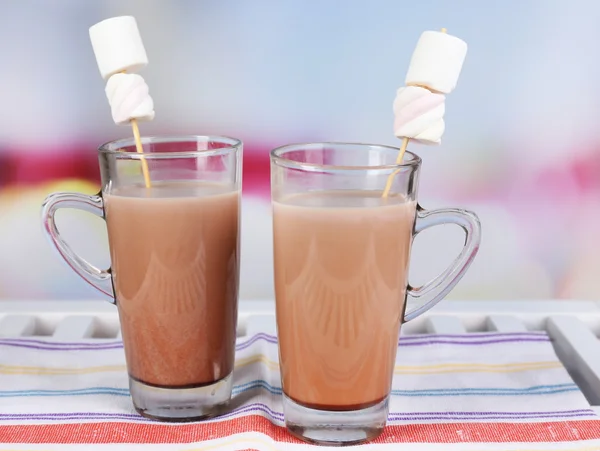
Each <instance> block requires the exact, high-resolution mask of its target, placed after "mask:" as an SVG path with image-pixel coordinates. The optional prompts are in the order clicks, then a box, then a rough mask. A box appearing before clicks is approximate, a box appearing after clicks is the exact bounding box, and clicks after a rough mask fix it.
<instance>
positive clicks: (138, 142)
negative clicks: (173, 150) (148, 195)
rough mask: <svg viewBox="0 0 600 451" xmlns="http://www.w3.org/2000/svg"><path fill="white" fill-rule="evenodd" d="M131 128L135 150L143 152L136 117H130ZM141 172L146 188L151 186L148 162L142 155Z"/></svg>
mask: <svg viewBox="0 0 600 451" xmlns="http://www.w3.org/2000/svg"><path fill="white" fill-rule="evenodd" d="M131 128H132V129H133V138H134V139H135V150H136V151H137V153H141V154H143V153H144V148H143V147H142V138H141V137H140V128H139V127H138V123H137V120H136V119H131ZM142 172H143V173H144V183H145V184H146V188H151V187H152V185H151V183H150V170H149V169H148V162H147V161H146V159H145V158H144V157H142Z"/></svg>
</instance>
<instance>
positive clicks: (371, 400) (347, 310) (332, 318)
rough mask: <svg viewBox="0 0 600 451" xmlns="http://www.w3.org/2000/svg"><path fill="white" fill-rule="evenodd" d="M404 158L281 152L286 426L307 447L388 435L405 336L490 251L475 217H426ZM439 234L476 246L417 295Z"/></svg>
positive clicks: (278, 232) (344, 150) (278, 258)
mask: <svg viewBox="0 0 600 451" xmlns="http://www.w3.org/2000/svg"><path fill="white" fill-rule="evenodd" d="M398 151H399V149H397V148H395V147H388V146H377V145H368V144H348V143H314V144H299V145H289V146H284V147H280V148H278V149H275V150H273V151H272V152H271V195H272V203H273V234H274V235H273V236H274V241H273V245H274V271H275V300H276V303H275V305H276V314H277V334H278V338H279V359H280V372H281V379H282V389H283V407H284V416H285V423H286V426H287V428H288V430H289V431H290V432H291V433H292V434H294V435H295V436H297V437H298V438H300V439H303V440H305V441H308V442H312V443H318V444H329V445H341V444H344V445H348V444H356V443H362V442H364V441H367V440H371V439H373V438H375V437H377V436H378V435H379V434H380V433H381V431H382V430H383V428H384V426H385V424H386V419H387V414H388V399H389V396H390V390H391V383H392V377H393V374H394V366H395V363H396V350H397V346H398V338H399V334H400V325H401V324H402V323H403V322H405V321H410V320H412V319H414V318H416V317H417V316H419V315H421V314H422V313H424V312H425V311H427V310H429V309H430V308H431V307H433V306H434V305H435V304H437V303H438V302H439V301H440V300H441V299H442V298H443V297H444V296H445V295H446V294H447V293H448V292H449V291H450V290H451V289H452V288H453V287H454V286H455V285H456V283H457V282H458V281H459V280H460V279H461V277H462V276H463V275H464V274H465V272H466V270H467V268H468V267H469V265H470V264H471V262H472V261H473V258H474V257H475V254H476V253H477V250H478V248H479V243H480V234H481V227H480V223H479V220H478V218H477V216H476V215H475V214H474V213H471V212H468V211H465V210H458V209H441V210H434V211H427V210H424V209H423V208H421V207H420V206H419V204H418V203H417V188H418V181H419V169H420V167H421V159H420V158H419V157H418V156H417V155H415V154H413V153H411V152H407V153H406V154H405V157H404V162H403V163H402V164H396V158H397V156H398ZM391 174H393V182H392V185H391V191H390V194H389V196H387V197H383V196H382V194H383V190H384V187H385V186H386V182H387V181H388V177H389V176H390V175H391ZM439 224H456V225H458V226H460V227H462V228H463V229H464V231H465V233H466V240H465V245H464V247H463V249H462V251H461V252H460V254H459V256H458V257H457V258H456V259H455V260H454V262H453V263H452V264H451V265H450V267H449V268H447V269H446V270H445V271H444V272H443V273H442V274H440V275H439V276H437V277H436V278H435V279H433V280H432V281H430V282H429V283H427V284H426V285H424V286H422V287H411V286H410V285H409V284H408V280H407V279H408V272H409V271H408V267H409V259H410V250H411V245H412V241H413V239H414V237H415V236H416V235H417V234H418V233H420V232H421V231H423V230H424V229H427V228H429V227H432V226H435V225H439ZM407 301H409V302H407ZM413 304H414V307H413ZM407 305H409V306H411V309H409V310H406V307H407Z"/></svg>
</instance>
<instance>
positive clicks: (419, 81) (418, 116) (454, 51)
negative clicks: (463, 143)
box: [394, 30, 467, 144]
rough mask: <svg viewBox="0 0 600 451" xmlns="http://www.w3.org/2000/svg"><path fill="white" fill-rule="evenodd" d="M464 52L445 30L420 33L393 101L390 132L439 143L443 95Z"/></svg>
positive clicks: (453, 80) (451, 85)
mask: <svg viewBox="0 0 600 451" xmlns="http://www.w3.org/2000/svg"><path fill="white" fill-rule="evenodd" d="M466 54H467V44H466V42H465V41H463V40H462V39H459V38H457V37H455V36H451V35H449V34H446V33H445V30H442V31H441V32H438V31H426V32H424V33H423V34H422V35H421V37H420V38H419V41H418V42H417V46H416V48H415V51H414V53H413V55H412V58H411V61H410V65H409V67H408V73H407V75H406V85H407V86H406V87H404V88H400V89H399V90H398V92H397V94H396V99H395V100H394V117H395V119H394V134H395V135H396V136H397V137H398V138H407V139H412V140H415V141H418V142H420V143H422V144H440V142H441V139H442V135H443V134H444V128H445V125H444V113H445V95H444V94H448V93H450V92H452V90H453V89H454V88H455V87H456V83H457V81H458V77H459V75H460V71H461V69H462V65H463V63H464V60H465V56H466Z"/></svg>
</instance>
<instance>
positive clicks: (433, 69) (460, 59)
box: [406, 31, 467, 94]
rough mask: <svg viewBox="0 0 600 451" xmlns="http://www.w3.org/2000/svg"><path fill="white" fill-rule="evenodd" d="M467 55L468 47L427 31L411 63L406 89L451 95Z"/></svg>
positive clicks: (463, 42) (463, 43)
mask: <svg viewBox="0 0 600 451" xmlns="http://www.w3.org/2000/svg"><path fill="white" fill-rule="evenodd" d="M466 55H467V43H466V42H465V41H463V40H462V39H459V38H457V37H456V36H451V35H449V34H446V33H442V32H439V31H425V32H424V33H423V34H422V35H421V37H420V38H419V41H418V42H417V46H416V48H415V51H414V53H413V55H412V58H411V60H410V65H409V66H408V73H407V74H406V85H413V86H423V87H424V88H427V89H429V90H431V91H437V92H442V93H444V94H448V93H450V92H452V90H453V89H454V88H455V87H456V82H457V81H458V76H459V75H460V71H461V69H462V66H463V63H464V61H465V57H466Z"/></svg>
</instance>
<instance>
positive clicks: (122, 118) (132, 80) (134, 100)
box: [105, 74, 154, 125]
mask: <svg viewBox="0 0 600 451" xmlns="http://www.w3.org/2000/svg"><path fill="white" fill-rule="evenodd" d="M105 92H106V97H107V98H108V103H109V104H110V109H111V113H112V118H113V121H115V124H117V125H127V124H129V122H130V121H131V120H132V119H137V120H139V121H151V120H152V119H154V101H153V100H152V97H150V94H149V93H148V85H147V84H146V82H145V81H144V79H143V78H142V77H141V75H138V74H114V75H112V76H111V77H110V78H109V79H108V82H107V83H106V90H105Z"/></svg>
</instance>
